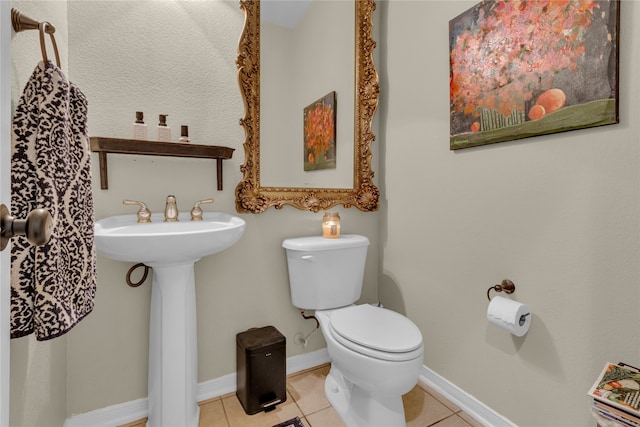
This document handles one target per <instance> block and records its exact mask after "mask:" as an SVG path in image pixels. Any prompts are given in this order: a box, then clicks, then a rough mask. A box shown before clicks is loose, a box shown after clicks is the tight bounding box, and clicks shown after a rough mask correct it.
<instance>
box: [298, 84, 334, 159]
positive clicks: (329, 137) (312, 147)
mask: <svg viewBox="0 0 640 427" xmlns="http://www.w3.org/2000/svg"><path fill="white" fill-rule="evenodd" d="M335 106H336V93H335V92H331V93H329V94H327V95H325V96H324V97H322V98H320V99H319V100H317V101H316V102H314V103H313V104H311V105H309V106H308V107H306V108H305V109H304V170H305V171H310V170H317V169H335V167H336V110H335Z"/></svg>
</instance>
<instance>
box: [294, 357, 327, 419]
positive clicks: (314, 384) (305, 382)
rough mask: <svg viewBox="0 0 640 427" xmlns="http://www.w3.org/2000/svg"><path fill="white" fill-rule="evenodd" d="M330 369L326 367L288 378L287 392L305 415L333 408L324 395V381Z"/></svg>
mask: <svg viewBox="0 0 640 427" xmlns="http://www.w3.org/2000/svg"><path fill="white" fill-rule="evenodd" d="M330 369H331V366H330V365H325V366H321V367H319V368H318V369H314V370H311V371H306V372H304V373H302V374H298V375H292V376H291V377H289V378H287V390H288V391H289V393H290V394H291V396H292V397H293V399H294V400H295V401H296V403H297V404H298V407H300V410H301V411H302V413H303V414H304V415H308V414H313V413H314V412H317V411H319V410H321V409H324V408H328V407H329V406H331V404H330V403H329V401H328V400H327V398H326V396H325V393H324V381H325V378H326V376H327V375H328V374H329V370H330Z"/></svg>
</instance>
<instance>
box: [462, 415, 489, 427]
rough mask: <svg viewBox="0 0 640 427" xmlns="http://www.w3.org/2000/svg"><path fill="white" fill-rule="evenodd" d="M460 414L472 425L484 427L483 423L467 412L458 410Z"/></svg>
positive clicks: (473, 426)
mask: <svg viewBox="0 0 640 427" xmlns="http://www.w3.org/2000/svg"><path fill="white" fill-rule="evenodd" d="M458 416H459V417H460V418H462V419H463V420H465V421H466V422H467V424H469V425H470V426H472V427H483V425H482V424H481V423H480V422H479V421H476V420H475V418H473V417H472V416H471V415H469V414H465V413H464V412H458Z"/></svg>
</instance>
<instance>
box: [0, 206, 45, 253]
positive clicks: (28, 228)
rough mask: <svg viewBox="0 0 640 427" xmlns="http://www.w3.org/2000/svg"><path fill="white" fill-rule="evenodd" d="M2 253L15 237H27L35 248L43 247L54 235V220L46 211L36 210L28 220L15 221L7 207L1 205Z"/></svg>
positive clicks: (0, 245)
mask: <svg viewBox="0 0 640 427" xmlns="http://www.w3.org/2000/svg"><path fill="white" fill-rule="evenodd" d="M0 230H1V231H0V251H2V250H4V248H6V247H7V244H8V243H9V239H11V238H12V237H13V236H25V237H26V238H27V240H28V241H29V243H31V244H32V245H33V246H42V245H44V244H45V243H47V242H48V241H49V239H50V238H51V234H53V219H52V218H51V214H50V213H49V212H48V211H47V210H46V209H34V210H32V211H31V212H29V214H28V215H27V218H26V219H15V218H14V217H12V216H11V214H9V209H8V208H7V207H6V206H5V205H0Z"/></svg>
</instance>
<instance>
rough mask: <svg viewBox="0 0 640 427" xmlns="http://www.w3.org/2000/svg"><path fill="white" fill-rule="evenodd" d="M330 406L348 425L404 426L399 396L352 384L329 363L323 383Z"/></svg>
mask: <svg viewBox="0 0 640 427" xmlns="http://www.w3.org/2000/svg"><path fill="white" fill-rule="evenodd" d="M324 392H325V395H326V396H327V400H329V403H331V406H332V407H333V408H334V409H335V410H336V412H337V413H338V415H340V418H342V421H343V422H344V423H345V424H346V425H347V427H389V426H394V427H405V426H406V422H405V418H404V407H403V405H402V396H398V395H389V394H384V393H376V394H375V395H373V394H371V393H369V392H367V391H366V390H364V389H362V388H361V387H358V386H357V385H354V384H353V383H352V382H351V381H349V380H348V379H347V378H345V377H344V376H343V375H342V374H341V373H340V371H339V370H338V369H337V368H335V366H331V371H330V372H329V375H327V378H326V380H325V383H324Z"/></svg>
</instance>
